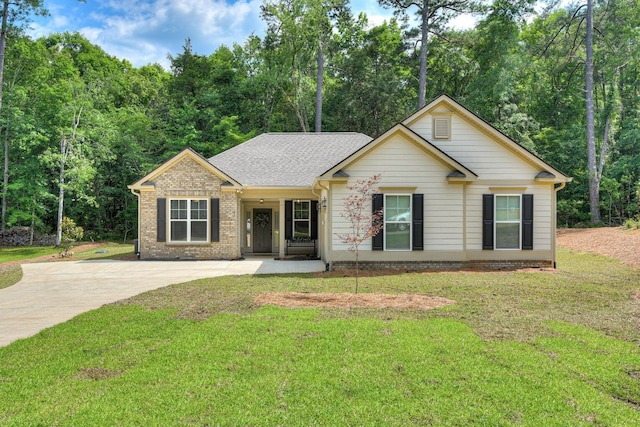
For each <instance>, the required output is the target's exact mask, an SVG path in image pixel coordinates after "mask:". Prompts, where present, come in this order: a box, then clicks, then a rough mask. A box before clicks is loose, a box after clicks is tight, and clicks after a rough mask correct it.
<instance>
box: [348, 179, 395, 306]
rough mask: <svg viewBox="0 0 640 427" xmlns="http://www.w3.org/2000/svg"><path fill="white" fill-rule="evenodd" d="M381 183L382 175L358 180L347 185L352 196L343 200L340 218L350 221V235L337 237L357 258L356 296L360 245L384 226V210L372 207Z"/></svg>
mask: <svg viewBox="0 0 640 427" xmlns="http://www.w3.org/2000/svg"><path fill="white" fill-rule="evenodd" d="M379 182H380V174H377V175H373V176H372V177H370V178H367V179H364V178H361V179H358V180H357V181H356V183H355V184H353V185H347V189H348V190H349V191H351V194H349V195H348V196H346V197H345V198H344V199H343V201H344V209H343V210H342V212H341V213H340V216H342V217H343V218H344V219H346V220H348V221H349V223H350V225H351V232H350V233H336V236H338V238H340V240H341V241H342V243H344V244H345V245H347V246H348V248H349V251H350V252H353V254H354V255H355V257H356V292H355V293H356V294H357V293H358V275H359V267H360V266H359V258H360V244H361V243H362V242H364V241H365V240H367V239H369V238H371V237H373V236H375V235H376V234H378V233H379V232H380V231H381V230H382V227H383V226H384V223H383V221H382V210H378V211H375V212H374V211H373V209H372V207H371V200H372V198H373V195H374V194H375V193H376V191H377V185H378V183H379Z"/></svg>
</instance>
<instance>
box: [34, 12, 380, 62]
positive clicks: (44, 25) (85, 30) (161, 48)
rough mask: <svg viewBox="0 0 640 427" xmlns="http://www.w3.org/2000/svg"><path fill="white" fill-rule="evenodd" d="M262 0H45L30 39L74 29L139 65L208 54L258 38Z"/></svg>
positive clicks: (375, 17)
mask: <svg viewBox="0 0 640 427" xmlns="http://www.w3.org/2000/svg"><path fill="white" fill-rule="evenodd" d="M261 4H262V0H86V3H81V2H79V1H77V0H44V5H45V7H46V8H47V9H48V10H49V13H50V16H48V17H44V18H38V19H37V20H35V21H34V22H33V23H31V25H30V26H31V30H30V35H31V36H32V37H35V38H37V37H41V36H45V35H48V34H51V33H55V32H64V31H70V32H73V31H78V32H79V33H81V34H82V35H84V36H85V37H86V38H87V39H89V40H90V41H91V42H92V43H94V44H97V45H99V46H101V47H102V48H103V49H104V50H105V51H106V52H107V53H109V54H111V55H113V56H116V57H117V58H120V59H127V60H129V61H130V62H131V63H132V64H133V65H134V66H136V67H139V66H142V65H146V64H149V63H154V62H158V63H160V64H162V65H163V66H164V67H165V68H166V67H168V64H169V61H168V60H167V55H168V54H172V55H176V54H178V53H180V52H181V51H182V46H183V45H184V42H185V40H186V39H187V38H191V44H192V46H193V50H194V51H195V52H197V53H200V54H204V55H208V54H210V53H212V52H213V51H215V49H216V48H217V47H218V46H220V45H221V44H225V45H227V46H231V45H232V44H233V43H234V42H236V43H240V44H242V43H243V42H244V41H245V40H246V39H247V37H248V36H249V35H250V34H251V33H255V34H256V35H258V36H262V35H263V31H264V24H263V22H262V21H261V20H260V5H261ZM351 8H352V10H353V11H354V12H360V11H363V12H365V13H367V16H368V17H369V22H370V24H378V23H380V22H382V21H383V20H385V19H389V17H391V15H392V14H391V11H390V10H387V9H383V8H381V7H380V6H378V2H377V1H375V0H370V1H368V0H353V1H352V2H351Z"/></svg>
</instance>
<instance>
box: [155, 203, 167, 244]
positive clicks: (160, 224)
mask: <svg viewBox="0 0 640 427" xmlns="http://www.w3.org/2000/svg"><path fill="white" fill-rule="evenodd" d="M156 203H157V208H156V232H157V239H156V240H157V241H158V242H166V241H167V199H165V198H162V199H157V200H156Z"/></svg>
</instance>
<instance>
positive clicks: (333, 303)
mask: <svg viewBox="0 0 640 427" xmlns="http://www.w3.org/2000/svg"><path fill="white" fill-rule="evenodd" d="M254 302H255V303H256V304H258V305H268V304H270V305H278V306H282V307H288V308H296V307H324V308H340V309H347V310H348V309H352V308H394V309H402V310H429V309H432V308H438V307H444V306H447V305H451V304H455V303H456V302H455V301H453V300H450V299H447V298H443V297H438V296H428V295H416V294H400V295H390V294H352V293H300V292H273V293H266V294H260V295H258V296H257V297H256V298H255V299H254Z"/></svg>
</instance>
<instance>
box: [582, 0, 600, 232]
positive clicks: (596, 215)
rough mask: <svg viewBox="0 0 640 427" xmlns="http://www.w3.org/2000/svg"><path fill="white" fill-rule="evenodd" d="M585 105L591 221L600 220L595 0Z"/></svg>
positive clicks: (590, 0) (589, 29) (588, 40)
mask: <svg viewBox="0 0 640 427" xmlns="http://www.w3.org/2000/svg"><path fill="white" fill-rule="evenodd" d="M585 48H586V53H587V62H586V66H585V71H586V73H585V74H586V76H585V77H586V78H585V91H586V94H585V106H586V121H587V164H588V165H587V168H588V172H589V206H590V211H591V223H592V224H596V223H598V222H600V180H599V178H598V170H597V166H596V135H595V125H594V112H593V109H594V108H593V0H587V37H586V41H585Z"/></svg>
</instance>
